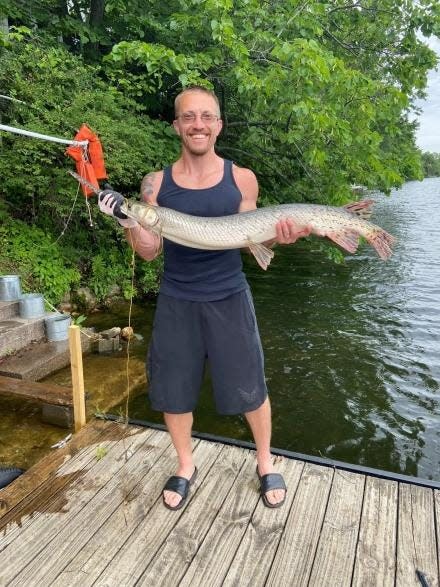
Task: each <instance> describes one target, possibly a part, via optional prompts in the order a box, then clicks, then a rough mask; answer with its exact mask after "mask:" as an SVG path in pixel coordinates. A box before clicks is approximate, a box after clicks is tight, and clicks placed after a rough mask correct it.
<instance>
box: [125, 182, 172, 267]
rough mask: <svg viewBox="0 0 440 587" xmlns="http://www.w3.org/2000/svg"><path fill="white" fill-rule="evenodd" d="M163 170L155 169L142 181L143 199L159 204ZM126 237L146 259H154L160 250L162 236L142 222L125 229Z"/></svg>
mask: <svg viewBox="0 0 440 587" xmlns="http://www.w3.org/2000/svg"><path fill="white" fill-rule="evenodd" d="M162 177H163V172H162V171H153V172H151V173H148V174H147V175H145V177H144V178H143V180H142V182H141V190H140V191H141V200H142V201H144V202H146V203H147V204H152V205H153V206H157V194H158V193H159V189H160V185H161V183H162ZM125 238H126V239H127V242H128V244H129V245H130V247H131V248H132V249H133V250H134V251H136V253H137V254H138V255H139V256H140V257H142V259H145V260H146V261H152V260H153V259H154V258H155V257H157V256H158V254H159V252H160V237H159V236H158V235H157V234H154V233H153V232H151V231H149V230H146V229H145V228H143V227H142V226H140V224H138V225H137V226H135V227H134V228H126V229H125Z"/></svg>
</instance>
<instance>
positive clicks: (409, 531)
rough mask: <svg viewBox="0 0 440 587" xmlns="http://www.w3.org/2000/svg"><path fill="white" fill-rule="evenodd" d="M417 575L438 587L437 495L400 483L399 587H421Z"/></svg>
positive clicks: (397, 581) (429, 490)
mask: <svg viewBox="0 0 440 587" xmlns="http://www.w3.org/2000/svg"><path fill="white" fill-rule="evenodd" d="M417 571H419V572H420V573H423V575H424V577H425V579H426V582H427V584H428V585H429V586H430V587H438V585H439V576H438V551H437V541H436V533H435V509H434V492H433V490H432V489H428V488H426V487H417V486H414V485H408V484H407V483H401V484H400V485H399V530H398V540H397V575H396V587H412V586H414V587H420V584H421V583H420V580H419V579H418V577H417V574H416V572H417Z"/></svg>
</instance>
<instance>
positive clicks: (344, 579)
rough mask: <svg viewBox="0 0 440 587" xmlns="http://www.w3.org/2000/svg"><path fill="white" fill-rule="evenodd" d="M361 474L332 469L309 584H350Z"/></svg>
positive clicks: (360, 490)
mask: <svg viewBox="0 0 440 587" xmlns="http://www.w3.org/2000/svg"><path fill="white" fill-rule="evenodd" d="M364 486H365V476H364V475H360V474H358V473H350V472H348V471H340V470H336V471H335V474H334V477H333V483H332V488H331V491H330V496H329V501H328V505H327V511H326V513H325V517H324V524H323V527H322V531H321V536H320V538H319V543H318V548H317V551H316V556H315V560H314V562H313V568H312V573H311V575H310V585H338V587H344V586H345V585H346V586H349V585H351V578H352V574H353V566H354V560H355V554H356V544H357V539H358V535H359V524H360V518H361V511H362V501H363V495H364Z"/></svg>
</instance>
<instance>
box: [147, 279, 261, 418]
mask: <svg viewBox="0 0 440 587" xmlns="http://www.w3.org/2000/svg"><path fill="white" fill-rule="evenodd" d="M206 361H208V363H209V367H210V372H211V379H212V385H213V392H214V400H215V405H216V409H217V411H218V412H219V413H220V414H225V415H232V414H243V413H245V412H251V411H253V410H256V409H257V408H259V407H260V406H261V404H262V403H263V402H264V400H265V399H266V397H267V388H266V382H265V378H264V359H263V351H262V348H261V341H260V335H259V333H258V326H257V321H256V318H255V311H254V305H253V302H252V296H251V293H250V291H249V290H244V291H241V292H239V293H236V294H233V295H232V296H229V297H228V298H225V299H223V300H219V301H214V302H191V301H187V300H180V299H177V298H173V297H170V296H167V295H164V294H159V297H158V300H157V308H156V314H155V318H154V324H153V333H152V338H151V343H150V348H149V351H148V355H147V377H148V383H149V397H150V402H151V407H152V409H153V410H158V411H160V412H167V413H170V414H183V413H186V412H193V411H194V409H195V407H196V405H197V400H198V397H199V393H200V387H201V384H202V379H203V374H204V369H205V362H206Z"/></svg>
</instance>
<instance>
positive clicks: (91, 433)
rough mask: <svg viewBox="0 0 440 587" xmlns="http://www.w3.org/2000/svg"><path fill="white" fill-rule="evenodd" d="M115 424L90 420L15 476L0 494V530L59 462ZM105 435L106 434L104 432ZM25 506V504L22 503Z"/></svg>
mask: <svg viewBox="0 0 440 587" xmlns="http://www.w3.org/2000/svg"><path fill="white" fill-rule="evenodd" d="M115 426H116V424H113V423H112V425H111V426H110V425H109V423H108V422H103V421H101V420H93V421H92V422H90V423H89V424H88V425H87V426H86V427H85V428H84V429H83V430H81V432H79V433H78V434H75V435H74V436H73V437H72V439H71V440H70V441H69V442H68V443H67V444H66V445H65V446H64V447H62V448H58V449H54V450H53V451H52V452H50V453H48V454H47V455H45V456H44V457H43V458H42V459H41V460H40V461H38V463H36V464H35V465H33V466H32V467H31V468H30V469H28V470H27V471H26V473H24V475H21V476H20V477H18V479H16V480H15V481H14V482H13V483H12V484H11V485H8V486H7V487H6V488H5V489H2V492H1V494H0V514H1V515H0V531H1V530H2V529H3V528H4V527H5V526H6V525H7V524H8V523H10V521H12V520H13V519H14V518H16V517H17V514H18V509H17V508H19V507H20V503H21V502H22V501H23V500H25V499H26V498H27V497H28V496H30V494H32V497H35V496H36V495H38V493H39V492H40V491H44V490H45V487H43V486H45V485H46V486H47V485H50V484H51V483H52V481H53V477H54V476H55V473H56V471H57V470H58V469H59V467H61V465H62V464H63V463H64V462H65V461H67V460H70V459H75V458H76V457H78V453H79V451H80V450H81V449H83V448H85V447H87V446H90V445H91V444H94V443H96V442H98V440H99V439H100V438H103V435H108V434H109V432H110V433H111V434H113V430H114V428H115ZM106 437H107V436H106ZM24 507H25V508H27V507H28V504H25V505H24ZM12 510H15V513H14V514H13V515H12V516H11V515H9V517H8V514H9V512H11V511H12Z"/></svg>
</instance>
